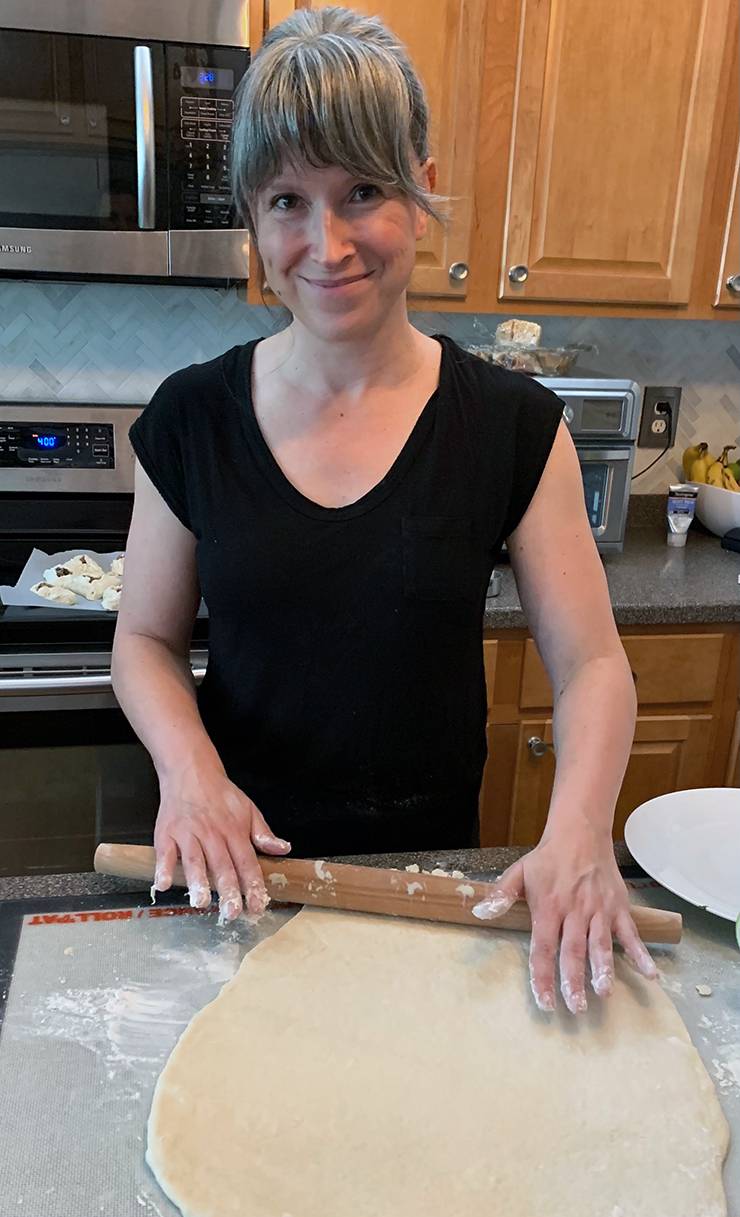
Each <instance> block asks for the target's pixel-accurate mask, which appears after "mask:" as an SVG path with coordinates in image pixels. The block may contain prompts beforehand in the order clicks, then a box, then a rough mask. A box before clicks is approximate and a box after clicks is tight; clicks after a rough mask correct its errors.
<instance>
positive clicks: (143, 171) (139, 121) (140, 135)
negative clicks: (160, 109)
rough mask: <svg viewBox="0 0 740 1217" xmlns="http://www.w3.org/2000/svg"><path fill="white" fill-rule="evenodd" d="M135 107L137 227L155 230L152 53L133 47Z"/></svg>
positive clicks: (142, 48) (149, 50)
mask: <svg viewBox="0 0 740 1217" xmlns="http://www.w3.org/2000/svg"><path fill="white" fill-rule="evenodd" d="M134 106H135V111H136V192H137V203H138V208H139V228H142V229H144V228H154V220H155V214H154V212H155V191H154V174H155V164H154V83H153V79H152V52H151V48H150V47H148V46H136V47H134Z"/></svg>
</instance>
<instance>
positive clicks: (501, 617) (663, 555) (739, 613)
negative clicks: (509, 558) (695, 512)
mask: <svg viewBox="0 0 740 1217" xmlns="http://www.w3.org/2000/svg"><path fill="white" fill-rule="evenodd" d="M656 497H657V496H656ZM665 538H666V532H665V526H664V525H663V524H650V525H643V526H634V527H631V528H628V529H627V535H626V539H625V545H624V551H623V552H622V553H621V554H605V555H604V569H605V570H606V577H607V580H608V583H609V594H610V597H611V602H612V606H613V608H614V616H615V618H616V621H617V624H618V625H666V624H667V625H705V624H709V623H712V622H733V621H737V622H740V583H739V582H738V578H739V577H740V554H736V553H731V552H730V551H729V550H726V549H722V547H721V545H720V542H719V538H718V537H715V536H712V535H711V533H708V532H706V531H705V530H704V529H703V528H702V527H701V525H700V524H698V523H697V522H696V521H695V522H694V524H692V526H691V531H690V533H689V536H688V539H687V543H686V548H685V549H669V547H668V546H667V545H666V539H665ZM498 569H499V570H500V571H501V574H502V577H503V581H502V587H501V593H500V595H498V596H495V597H492V598H490V599H489V600H487V601H486V611H485V615H484V618H483V625H484V628H485V629H487V630H502V629H515V628H516V629H521V628H525V627H526V624H527V622H526V620H525V617H524V613H523V612H522V608H521V605H520V603H519V596H518V595H517V590H516V586H515V584H514V576H513V574H512V571H511V569H510V567H509V566H507V565H502V566H500V567H499V568H498Z"/></svg>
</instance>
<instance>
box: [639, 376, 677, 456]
mask: <svg viewBox="0 0 740 1217" xmlns="http://www.w3.org/2000/svg"><path fill="white" fill-rule="evenodd" d="M666 402H667V403H668V404H669V405H670V407H671V412H670V417H669V416H668V414H666V413H663V412H662V410H661V408H660V407H661V405H662V404H663V403H666ZM680 405H681V388H680V386H679V385H646V386H645V391H644V393H643V395H642V416H641V418H640V431H639V434H638V436H637V446H638V448H672V447H673V445H674V444H675V442H676V431H677V430H678V411H679V408H680Z"/></svg>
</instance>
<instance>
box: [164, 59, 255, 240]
mask: <svg viewBox="0 0 740 1217" xmlns="http://www.w3.org/2000/svg"><path fill="white" fill-rule="evenodd" d="M166 54H167V111H168V123H167V127H168V131H169V149H168V153H169V166H170V173H169V182H170V225H171V227H172V228H184V229H188V228H231V227H232V226H233V223H234V209H233V206H232V202H231V170H230V165H229V147H230V141H231V130H232V127H233V123H234V92H235V90H236V87H237V85H238V84H239V81H240V80H241V78H242V76H243V75H244V73H245V72H246V70H247V67H248V65H249V51H248V50H245V49H244V48H237V47H195V46H187V47H184V46H168V47H167V51H166Z"/></svg>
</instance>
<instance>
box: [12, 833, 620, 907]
mask: <svg viewBox="0 0 740 1217" xmlns="http://www.w3.org/2000/svg"><path fill="white" fill-rule="evenodd" d="M528 852H529V848H528V847H523V846H501V847H497V848H493V849H441V850H437V851H434V852H426V853H409V854H366V855H363V856H361V857H352V858H342V857H340V858H334V859H333V861H335V862H352V863H354V864H355V865H359V866H389V867H399V868H400V867H404V866H412V865H416V866H419V867H421V869H422V870H434V868H435V867H441V868H442V869H443V870H448V871H452V870H460V871H464V873H465V874H466V875H489V876H493V875H500V874H501V872H502V871H504V870H505V869H506V867H507V866H511V864H512V862H516V860H517V858H521V856H522V854H526V853H528ZM614 853H615V855H616V859H617V862H618V863H619V865H620V866H621V867H633V866H635V862H634V860H633V858H632V856H631V854H630V853H629V851H628V849H627V847H626V845H624V844H623V842H621V841H620V842H617V843H616V844H615V846H614ZM117 892H120V893H122V894H128V893H129V892H142V893H144V892H145V893H147V897H148V893H149V884H148V883H144V882H142V881H140V880H137V879H116V878H114V877H113V876H111V875H96V874H95V873H94V872H93V871H83V872H81V873H78V874H71V875H69V874H68V875H21V876H18V877H9V878H5V879H3V878H0V902H2V901H5V900H51V899H53V898H55V897H59V896H72V897H76V896H109V895H111V894H115V893H117Z"/></svg>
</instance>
